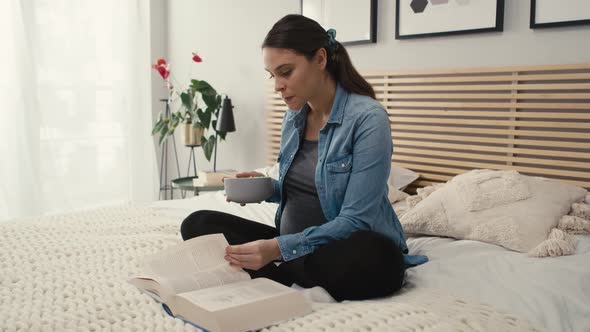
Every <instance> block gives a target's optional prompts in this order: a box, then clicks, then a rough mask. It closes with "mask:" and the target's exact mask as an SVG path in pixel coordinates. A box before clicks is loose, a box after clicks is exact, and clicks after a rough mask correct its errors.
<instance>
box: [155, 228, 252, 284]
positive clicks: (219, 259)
mask: <svg viewBox="0 0 590 332" xmlns="http://www.w3.org/2000/svg"><path fill="white" fill-rule="evenodd" d="M228 245H229V244H228V243H227V240H226V239H225V236H223V234H210V235H205V236H199V237H196V238H192V239H190V240H187V241H184V242H181V243H179V244H178V245H174V246H172V247H169V248H166V249H165V250H163V251H160V252H158V253H155V254H154V255H152V256H148V257H146V258H145V259H144V261H143V270H144V271H145V273H146V275H148V276H150V277H153V278H154V279H155V280H157V281H158V282H160V283H161V284H163V285H166V286H168V287H170V288H172V289H173V290H174V292H175V293H181V292H186V291H190V290H195V289H200V288H205V287H212V286H218V285H223V284H227V283H232V282H236V281H238V280H249V279H250V275H249V274H248V273H246V272H245V271H244V270H242V269H241V268H239V267H235V266H230V265H229V262H227V261H226V260H225V259H224V258H223V257H224V256H225V248H226V247H227V246H228Z"/></svg>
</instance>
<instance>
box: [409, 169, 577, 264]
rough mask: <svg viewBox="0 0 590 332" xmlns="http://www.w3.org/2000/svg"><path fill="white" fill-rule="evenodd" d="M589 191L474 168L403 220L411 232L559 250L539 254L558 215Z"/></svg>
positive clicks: (517, 248) (528, 249) (557, 237)
mask: <svg viewBox="0 0 590 332" xmlns="http://www.w3.org/2000/svg"><path fill="white" fill-rule="evenodd" d="M586 193H587V191H586V190H585V189H584V188H580V187H576V186H573V185H569V184H566V183H563V182H560V181H555V180H549V179H546V178H540V177H532V176H526V175H522V174H519V173H518V172H516V171H512V170H511V171H494V170H485V169H484V170H473V171H470V172H467V173H464V174H461V175H458V176H455V177H454V178H452V179H451V180H449V181H448V182H447V183H446V184H444V185H442V186H439V188H438V189H436V190H434V191H433V192H432V193H430V194H429V195H428V196H427V197H426V198H424V199H422V200H420V201H419V202H418V203H417V204H415V206H414V207H413V208H411V209H409V210H408V211H407V212H406V213H405V214H404V215H403V217H402V218H401V219H400V221H401V223H402V226H403V228H404V231H405V232H407V233H413V234H428V235H434V236H444V237H452V238H456V239H469V240H477V241H482V242H487V243H492V244H497V245H500V246H503V247H505V248H508V249H511V250H515V251H519V252H529V254H531V255H535V256H555V255H559V253H555V254H551V253H550V252H545V254H540V253H539V249H538V248H537V250H536V251H535V250H534V249H535V248H536V247H537V246H539V245H540V244H541V243H542V242H544V241H545V240H548V237H549V236H550V233H552V229H553V228H555V227H557V225H558V223H559V220H560V219H561V218H562V217H563V216H564V215H567V214H568V212H569V211H570V209H571V207H572V204H573V203H575V202H582V201H584V198H585V195H586ZM413 197H414V196H412V197H410V198H408V200H410V199H411V198H413ZM416 197H417V196H416ZM549 239H555V241H557V240H560V234H559V233H555V232H554V233H553V234H552V235H551V237H550V238H549ZM569 244H571V243H569ZM569 244H568V245H569ZM543 250H545V251H547V250H549V251H551V249H547V248H545V247H544V248H543ZM535 253H536V254H535Z"/></svg>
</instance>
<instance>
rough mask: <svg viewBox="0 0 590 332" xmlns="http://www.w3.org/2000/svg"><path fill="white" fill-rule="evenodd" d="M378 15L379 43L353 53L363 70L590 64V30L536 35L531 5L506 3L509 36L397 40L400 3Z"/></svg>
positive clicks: (384, 0)
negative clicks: (532, 27)
mask: <svg viewBox="0 0 590 332" xmlns="http://www.w3.org/2000/svg"><path fill="white" fill-rule="evenodd" d="M378 9H379V14H378V17H379V20H378V23H377V43H376V44H366V45H356V46H351V47H349V48H347V49H348V51H349V52H350V55H351V57H352V59H353V62H354V64H355V65H356V66H357V68H358V69H359V70H366V71H376V70H398V69H402V70H405V69H408V70H414V69H421V68H424V69H430V68H441V69H442V68H456V67H497V66H512V65H536V64H539V65H545V64H558V63H580V62H590V25H586V26H577V27H563V28H546V29H530V28H529V19H530V0H505V8H504V31H503V32H487V33H477V34H465V35H456V36H443V37H433V38H417V39H406V40H396V39H395V15H394V14H395V0H381V1H379V5H378ZM336 39H338V36H336Z"/></svg>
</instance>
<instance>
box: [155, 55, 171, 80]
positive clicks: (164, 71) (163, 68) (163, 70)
mask: <svg viewBox="0 0 590 332" xmlns="http://www.w3.org/2000/svg"><path fill="white" fill-rule="evenodd" d="M152 68H154V69H155V70H157V71H158V73H159V74H160V76H162V78H163V79H167V78H168V76H170V66H169V65H168V64H167V63H166V60H165V59H158V61H157V62H156V64H155V65H152Z"/></svg>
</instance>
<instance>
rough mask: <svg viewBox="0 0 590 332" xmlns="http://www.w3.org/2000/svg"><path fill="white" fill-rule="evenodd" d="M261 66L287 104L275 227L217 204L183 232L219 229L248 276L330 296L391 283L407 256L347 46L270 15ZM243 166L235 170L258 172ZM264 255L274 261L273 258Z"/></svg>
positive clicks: (311, 24)
mask: <svg viewBox="0 0 590 332" xmlns="http://www.w3.org/2000/svg"><path fill="white" fill-rule="evenodd" d="M262 54H263V58H264V64H265V67H266V70H267V71H268V72H269V73H270V76H271V78H274V79H275V90H276V91H277V92H278V93H279V94H280V95H281V96H282V98H283V100H284V101H285V103H286V104H287V105H288V107H289V110H288V111H287V112H286V114H285V117H284V119H283V124H282V137H281V148H280V152H279V156H278V163H279V180H278V181H275V192H274V194H273V196H272V197H271V198H270V199H269V201H271V202H276V203H279V208H278V209H277V213H276V216H275V224H276V226H277V227H276V228H274V227H270V226H267V225H263V224H261V223H257V222H254V221H250V220H246V219H243V218H240V217H237V216H233V215H230V214H226V213H222V212H217V211H197V212H195V213H193V214H191V215H190V216H189V217H187V219H186V220H184V222H183V223H182V226H181V233H182V236H183V238H184V239H185V240H186V239H190V238H192V237H195V236H200V235H205V234H211V233H224V234H225V236H226V238H227V240H228V242H229V243H230V246H229V247H228V248H227V249H226V257H225V259H226V260H227V261H229V262H230V264H232V265H235V266H239V267H242V268H244V269H246V271H247V272H248V273H250V275H251V276H252V277H253V278H256V277H267V278H270V279H273V280H275V281H278V282H281V283H283V284H285V285H288V286H291V285H292V284H293V283H297V284H298V285H300V286H302V287H313V286H321V287H323V288H324V289H326V290H327V291H328V292H329V293H330V295H332V297H334V298H335V299H336V300H338V301H342V300H360V299H368V298H374V297H379V296H386V295H390V294H392V293H394V292H395V291H397V290H398V289H400V288H401V286H402V283H403V279H404V273H405V268H406V266H413V265H416V264H420V263H422V262H425V261H426V257H424V256H409V255H404V253H407V246H406V242H405V239H404V234H403V230H402V228H401V225H400V223H399V220H398V219H397V216H396V215H395V212H394V211H393V208H392V207H391V204H390V202H389V201H388V199H387V190H388V189H387V178H388V176H389V172H390V167H391V154H392V141H391V132H390V125H389V119H388V116H387V113H386V111H385V110H384V109H383V107H382V106H381V105H380V104H379V103H378V102H377V101H375V93H374V91H373V89H372V87H371V85H370V84H369V83H367V82H366V81H365V80H364V79H363V78H362V77H361V76H360V75H359V74H358V72H357V71H356V70H355V68H354V67H353V65H352V63H351V61H350V58H349V56H348V53H347V52H346V50H345V49H344V47H343V46H342V45H341V44H340V43H339V42H338V41H336V39H335V31H334V30H328V31H325V30H324V29H323V28H322V27H321V26H320V25H319V24H318V23H317V22H315V21H313V20H311V19H309V18H306V17H304V16H301V15H287V16H285V17H283V18H282V19H281V20H279V21H278V22H277V23H275V25H274V26H273V27H272V29H271V30H270V31H269V33H268V34H267V36H266V38H265V39H264V42H263V44H262ZM261 175H262V174H260V173H256V172H245V173H241V174H239V175H238V176H240V177H249V176H261ZM274 261H282V262H283V263H282V264H280V265H278V266H277V265H275V264H274Z"/></svg>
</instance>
